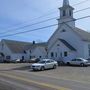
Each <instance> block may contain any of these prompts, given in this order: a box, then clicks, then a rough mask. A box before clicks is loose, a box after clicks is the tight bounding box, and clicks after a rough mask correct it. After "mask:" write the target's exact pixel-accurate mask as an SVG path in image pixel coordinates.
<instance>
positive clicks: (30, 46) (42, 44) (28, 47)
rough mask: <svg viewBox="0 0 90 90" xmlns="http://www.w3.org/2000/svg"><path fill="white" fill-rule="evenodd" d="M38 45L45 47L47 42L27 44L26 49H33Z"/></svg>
mask: <svg viewBox="0 0 90 90" xmlns="http://www.w3.org/2000/svg"><path fill="white" fill-rule="evenodd" d="M38 46H42V47H47V42H42V43H35V44H30V45H27V46H26V50H28V49H30V50H32V49H34V48H36V47H38Z"/></svg>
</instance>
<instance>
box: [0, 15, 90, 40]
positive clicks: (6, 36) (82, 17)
mask: <svg viewBox="0 0 90 90" xmlns="http://www.w3.org/2000/svg"><path fill="white" fill-rule="evenodd" d="M89 17H90V15H89V16H85V17H81V18H78V19H75V21H76V20H81V19H85V18H89ZM71 21H73V20H69V21H67V22H71ZM67 22H63V23H67ZM63 23H59V24H63ZM57 25H58V24H52V25H49V26H44V27H40V28H36V29H32V30H27V31H22V32H18V33H14V34H8V35H4V36H1V38H2V37H8V36H14V35H18V34H23V33H28V32H33V31H38V30H42V29H45V28H49V27H53V26H57Z"/></svg>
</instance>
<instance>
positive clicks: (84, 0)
mask: <svg viewBox="0 0 90 90" xmlns="http://www.w3.org/2000/svg"><path fill="white" fill-rule="evenodd" d="M87 1H89V0H83V1H81V2H79V3H76V4H73V6H77V5H79V4H82V3H85V2H87ZM51 10H53V9H51ZM49 11H50V10H49ZM55 12H56V11H55ZM55 12H49V13H46V14H44V15H41V16H39V17H36V18H33V19H31V20H34V19H35V20H36V19H39V18H43V17H45V16H48V15H51V14H53V13H55ZM42 22H43V21H41V22H40V23H42ZM37 23H38V22H37ZM32 25H33V24H31V26H32ZM35 25H36V23H35ZM16 26H17V25H16ZM26 26H28V25H26ZM23 27H25V26H23ZM23 27H22V28H23ZM12 28H13V27H12ZM20 28H21V27H20ZM8 29H9V28H8ZM14 30H17V28H16V29H14ZM8 31H12V29H10V30H8ZM8 31H5V32H2V33H0V34H4V33H6V32H8Z"/></svg>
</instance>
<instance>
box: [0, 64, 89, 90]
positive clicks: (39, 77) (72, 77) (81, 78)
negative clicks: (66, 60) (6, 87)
mask: <svg viewBox="0 0 90 90" xmlns="http://www.w3.org/2000/svg"><path fill="white" fill-rule="evenodd" d="M0 70H1V71H0V75H1V77H0V78H1V79H2V77H4V76H5V77H7V78H11V79H8V80H13V79H14V80H15V81H16V83H17V82H18V80H19V82H18V83H19V84H22V83H23V84H26V82H28V83H30V84H31V85H32V83H35V84H38V85H40V88H41V86H49V87H56V88H64V89H65V90H66V89H68V88H69V90H70V89H71V90H90V76H89V75H90V67H78V66H60V67H57V69H51V70H45V71H32V70H31V69H30V64H3V65H0ZM5 80H6V79H5ZM12 82H13V81H12ZM13 83H14V84H15V82H13ZM2 84H3V83H1V85H2ZM17 86H18V85H17ZM20 86H21V85H20ZM22 86H23V85H22ZM33 86H34V85H33ZM33 88H34V87H33ZM64 89H59V90H64ZM20 90H21V89H20ZM25 90H27V89H25ZM41 90H42V89H41ZM46 90H47V89H46ZM49 90H50V89H49ZM52 90H53V89H52Z"/></svg>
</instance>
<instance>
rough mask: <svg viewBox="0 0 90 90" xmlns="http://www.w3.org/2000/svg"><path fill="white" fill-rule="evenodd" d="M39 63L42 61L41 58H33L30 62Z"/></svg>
mask: <svg viewBox="0 0 90 90" xmlns="http://www.w3.org/2000/svg"><path fill="white" fill-rule="evenodd" d="M39 61H40V59H39V58H32V59H30V60H29V61H28V62H29V63H37V62H39Z"/></svg>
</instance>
